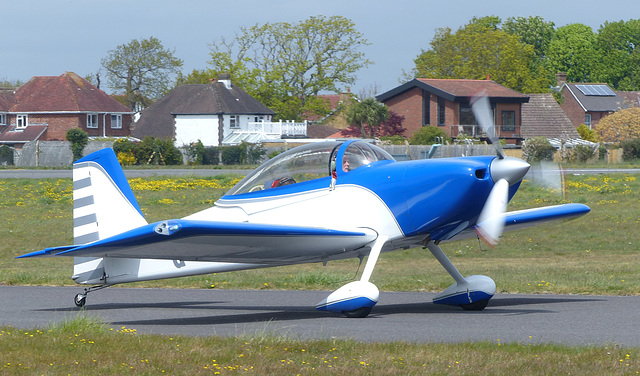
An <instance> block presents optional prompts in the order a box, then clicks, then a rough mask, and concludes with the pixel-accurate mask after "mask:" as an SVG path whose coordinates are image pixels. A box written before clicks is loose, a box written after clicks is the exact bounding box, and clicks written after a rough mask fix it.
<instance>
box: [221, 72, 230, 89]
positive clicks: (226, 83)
mask: <svg viewBox="0 0 640 376" xmlns="http://www.w3.org/2000/svg"><path fill="white" fill-rule="evenodd" d="M218 81H220V82H222V83H223V84H224V86H225V87H226V88H227V89H231V75H230V74H229V73H220V74H218Z"/></svg>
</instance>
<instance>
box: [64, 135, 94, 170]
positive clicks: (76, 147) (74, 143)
mask: <svg viewBox="0 0 640 376" xmlns="http://www.w3.org/2000/svg"><path fill="white" fill-rule="evenodd" d="M66 139H67V141H69V142H71V153H72V154H73V161H74V162H75V161H77V160H78V159H80V158H82V153H83V151H84V148H85V146H87V143H89V134H87V132H85V131H83V130H82V129H80V128H71V129H69V130H68V131H67V134H66Z"/></svg>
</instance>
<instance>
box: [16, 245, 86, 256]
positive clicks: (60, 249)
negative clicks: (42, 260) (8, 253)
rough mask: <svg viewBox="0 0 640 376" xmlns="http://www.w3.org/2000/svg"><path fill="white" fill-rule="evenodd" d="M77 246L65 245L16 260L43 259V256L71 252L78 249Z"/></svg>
mask: <svg viewBox="0 0 640 376" xmlns="http://www.w3.org/2000/svg"><path fill="white" fill-rule="evenodd" d="M77 247H78V246H77V245H65V246H62V247H52V248H46V249H43V250H41V251H35V252H31V253H27V254H25V255H21V256H17V257H16V258H27V257H43V256H55V255H56V254H58V253H60V252H65V251H69V250H71V249H74V248H77Z"/></svg>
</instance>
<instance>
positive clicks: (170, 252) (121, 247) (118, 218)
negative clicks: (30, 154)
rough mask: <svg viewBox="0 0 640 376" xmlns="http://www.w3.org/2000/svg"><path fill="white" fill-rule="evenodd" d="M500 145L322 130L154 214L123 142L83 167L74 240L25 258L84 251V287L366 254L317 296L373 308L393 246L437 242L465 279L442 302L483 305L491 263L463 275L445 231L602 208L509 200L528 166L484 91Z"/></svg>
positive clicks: (331, 303)
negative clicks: (209, 197)
mask: <svg viewBox="0 0 640 376" xmlns="http://www.w3.org/2000/svg"><path fill="white" fill-rule="evenodd" d="M472 102H473V110H474V113H475V115H476V119H478V122H479V123H480V125H481V126H482V127H483V128H484V130H485V133H486V134H487V135H488V136H489V139H490V141H491V142H492V144H493V145H494V147H495V149H496V152H497V153H496V154H497V156H477V157H461V158H441V159H427V160H414V161H402V162H398V161H395V160H394V159H393V157H392V156H391V155H389V154H388V153H387V152H385V151H384V150H382V149H381V148H379V147H377V146H375V145H371V144H369V143H366V142H364V141H361V140H350V141H345V142H335V141H327V142H320V143H312V144H308V145H304V146H300V147H297V148H294V149H291V150H289V151H286V152H284V153H282V154H280V155H278V156H277V157H275V158H273V159H271V160H269V161H267V162H265V163H264V164H263V165H262V166H260V167H258V168H257V169H256V170H254V171H253V172H252V173H250V174H249V175H247V176H246V177H245V178H244V179H243V180H241V181H240V182H239V183H238V184H237V185H236V186H235V187H233V188H232V189H231V190H230V191H229V192H227V193H226V194H225V195H224V196H223V197H221V198H220V199H219V200H218V201H217V202H216V203H215V204H214V206H213V207H211V208H208V209H206V210H203V211H200V212H197V213H195V214H192V215H189V216H187V217H184V218H181V219H168V220H165V221H160V222H156V223H147V221H146V220H145V218H144V215H143V214H142V212H141V210H140V207H139V205H138V203H137V201H136V199H135V197H134V194H133V191H132V190H131V187H130V186H129V184H128V182H127V179H126V177H125V175H124V173H123V171H122V169H121V168H120V165H119V164H118V160H117V158H116V156H115V154H114V152H113V150H112V149H103V150H100V151H98V152H95V153H93V154H90V155H88V156H86V157H84V158H82V159H80V160H78V161H77V162H76V163H75V164H74V166H73V236H74V245H69V246H61V247H53V248H47V249H44V250H41V251H37V252H32V253H29V254H26V255H23V256H18V257H25V258H26V257H42V256H69V257H74V274H73V277H72V279H73V280H74V281H75V282H76V283H78V284H82V285H86V286H88V287H87V288H85V289H84V291H83V292H82V293H79V294H77V295H76V296H75V299H74V302H75V304H76V305H77V306H78V307H82V306H84V305H85V303H86V298H87V294H88V293H89V292H92V291H95V290H99V289H103V288H106V287H109V286H113V285H116V284H120V283H128V282H138V281H147V280H154V279H164V278H174V277H182V276H191V275H199V274H209V273H220V272H228V271H235V270H244V269H254V268H266V267H273V266H281V265H291V264H301V263H315V262H322V263H327V262H328V261H331V260H339V259H346V258H360V260H361V261H362V260H363V259H364V258H365V257H367V256H368V257H367V261H366V263H365V267H364V270H363V272H362V274H361V276H360V279H359V280H356V281H352V282H350V283H347V284H346V285H344V286H342V287H341V288H339V289H337V290H336V291H334V292H333V293H331V294H330V295H329V296H327V298H326V299H324V300H322V301H321V302H319V303H318V304H317V305H316V308H317V309H318V310H324V311H331V312H337V313H341V314H343V315H345V316H347V317H366V316H367V315H369V313H370V312H371V309H372V307H373V306H374V305H375V304H376V303H377V302H378V299H379V295H380V293H379V290H378V288H377V287H376V286H375V285H374V284H373V283H371V282H370V281H369V280H370V278H371V275H372V273H373V270H374V267H375V265H376V262H377V260H378V256H379V255H380V253H381V252H387V251H392V250H397V249H406V248H409V247H415V246H422V247H426V248H428V249H429V250H430V251H431V253H432V254H433V255H434V256H435V257H436V259H437V260H438V261H439V262H440V263H441V264H442V266H443V267H444V268H445V270H446V271H447V272H448V273H449V274H450V275H451V277H453V279H454V283H453V284H452V285H451V286H450V287H448V288H447V289H446V290H444V291H443V292H442V293H440V294H438V295H437V296H436V297H435V298H434V299H433V302H434V303H439V304H449V305H456V306H460V307H462V308H463V309H466V310H482V309H484V308H485V307H486V306H487V303H488V302H489V300H490V299H491V298H492V297H493V296H494V294H495V291H496V285H495V282H494V281H493V280H492V279H491V278H489V277H487V276H481V275H472V276H467V277H465V276H463V275H462V274H461V273H460V272H459V271H458V269H456V267H455V266H454V265H453V263H452V262H451V261H450V260H449V258H448V257H447V256H446V255H445V253H444V252H443V251H442V249H441V248H440V243H442V242H446V241H450V240H454V239H461V238H465V237H466V238H470V237H475V236H479V237H481V238H482V239H484V240H485V241H486V242H487V243H489V244H495V243H496V242H497V241H498V238H499V237H500V236H501V234H502V232H503V231H504V230H513V229H518V228H523V227H529V226H533V225H535V224H538V223H541V222H546V221H550V220H555V219H563V218H564V219H567V218H575V217H578V216H581V215H584V214H586V213H588V212H589V211H590V209H589V207H588V206H586V205H582V204H563V205H556V206H547V207H542V208H535V209H527V210H519V211H512V212H506V206H507V202H508V201H509V200H510V199H511V198H512V197H513V195H514V194H515V193H516V191H517V190H518V188H519V186H520V184H521V182H522V179H523V177H524V176H525V174H526V173H527V171H528V169H529V167H530V166H529V164H527V163H526V162H524V161H522V160H520V159H517V158H513V157H507V156H505V154H504V151H503V150H502V148H501V147H500V144H499V142H498V138H497V137H496V135H495V132H493V126H492V124H493V121H492V118H491V115H490V108H489V101H488V99H487V98H486V97H474V98H472Z"/></svg>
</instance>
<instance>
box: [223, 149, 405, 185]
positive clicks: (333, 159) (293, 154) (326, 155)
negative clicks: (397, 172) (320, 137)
mask: <svg viewBox="0 0 640 376" xmlns="http://www.w3.org/2000/svg"><path fill="white" fill-rule="evenodd" d="M382 160H393V157H392V156H391V155H390V154H389V153H387V152H386V151H384V150H382V149H381V148H379V147H377V146H374V145H371V144H368V143H366V142H364V141H347V142H344V143H343V142H333V141H327V142H317V143H311V144H307V145H303V146H299V147H297V148H294V149H291V150H288V151H286V152H284V153H282V154H280V155H278V156H276V157H274V158H272V159H271V160H269V161H267V162H265V163H264V164H263V165H262V166H260V167H258V168H257V169H255V170H254V171H253V172H251V173H250V174H249V175H247V176H246V177H245V178H244V179H242V180H241V181H240V182H239V183H238V184H236V185H235V186H234V187H233V188H231V190H229V192H227V193H226V196H231V195H238V194H242V193H248V192H255V191H261V190H265V189H271V188H278V187H282V186H285V185H290V184H295V183H301V182H305V181H310V180H315V179H320V178H325V177H329V176H331V174H332V172H335V169H336V167H335V166H342V168H338V170H341V171H339V172H338V174H341V173H346V172H349V171H352V170H354V169H356V168H358V167H362V166H364V165H368V164H371V163H374V162H377V161H382ZM346 162H348V163H346Z"/></svg>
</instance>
